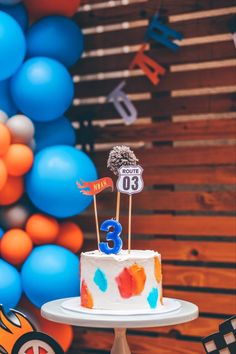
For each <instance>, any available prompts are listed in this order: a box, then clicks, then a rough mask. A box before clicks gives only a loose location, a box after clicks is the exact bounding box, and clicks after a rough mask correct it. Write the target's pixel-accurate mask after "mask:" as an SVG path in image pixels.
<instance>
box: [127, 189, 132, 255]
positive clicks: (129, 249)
mask: <svg viewBox="0 0 236 354" xmlns="http://www.w3.org/2000/svg"><path fill="white" fill-rule="evenodd" d="M131 214H132V194H130V195H129V223H128V253H130V251H131Z"/></svg>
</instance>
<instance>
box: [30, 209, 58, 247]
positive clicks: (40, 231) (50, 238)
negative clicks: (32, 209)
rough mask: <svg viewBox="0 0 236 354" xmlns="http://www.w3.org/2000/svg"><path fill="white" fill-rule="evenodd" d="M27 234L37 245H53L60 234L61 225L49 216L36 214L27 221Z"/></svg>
mask: <svg viewBox="0 0 236 354" xmlns="http://www.w3.org/2000/svg"><path fill="white" fill-rule="evenodd" d="M26 232H27V233H28V234H29V235H30V237H31V239H32V240H33V242H34V243H35V244H36V245H42V244H44V243H53V242H54V241H55V240H56V238H57V235H58V233H59V224H58V222H57V220H56V219H54V218H52V217H50V216H48V215H43V214H34V215H32V216H31V217H30V218H29V220H28V221H27V224H26Z"/></svg>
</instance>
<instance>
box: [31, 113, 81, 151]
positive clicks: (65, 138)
mask: <svg viewBox="0 0 236 354" xmlns="http://www.w3.org/2000/svg"><path fill="white" fill-rule="evenodd" d="M34 128H35V135H34V139H35V143H36V150H35V151H36V152H38V151H40V150H42V149H44V148H45V147H48V146H53V145H71V146H73V145H75V142H76V136H75V130H74V128H73V126H72V124H71V122H70V121H69V119H67V118H66V117H60V118H58V119H55V120H52V121H51V122H46V123H39V122H35V123H34Z"/></svg>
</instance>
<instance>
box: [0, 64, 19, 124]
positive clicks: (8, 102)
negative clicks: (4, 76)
mask: <svg viewBox="0 0 236 354" xmlns="http://www.w3.org/2000/svg"><path fill="white" fill-rule="evenodd" d="M0 71H1V68H0ZM0 110H2V111H4V112H5V113H6V114H7V115H8V116H9V117H10V116H13V115H14V114H16V113H17V111H18V110H17V108H16V106H15V103H14V102H13V99H12V97H11V91H10V80H3V81H0ZM0 121H2V120H1V119H0ZM3 123H4V121H3Z"/></svg>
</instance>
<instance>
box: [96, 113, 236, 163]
mask: <svg viewBox="0 0 236 354" xmlns="http://www.w3.org/2000/svg"><path fill="white" fill-rule="evenodd" d="M93 134H94V139H95V140H96V142H97V143H101V142H103V141H106V142H108V143H111V142H114V143H115V142H127V141H138V140H140V141H146V142H149V141H182V140H205V139H207V140H210V139H212V140H215V139H222V138H225V139H227V138H228V139H231V138H234V137H235V136H236V120H234V119H230V120H226V119H214V120H200V121H189V122H178V123H173V122H170V121H166V122H159V123H152V124H140V125H139V124H137V125H133V126H132V129H129V128H127V127H126V126H124V125H122V124H121V125H117V126H106V127H98V126H97V127H94V128H93ZM218 150H220V148H219V149H218ZM165 151H168V150H163V151H162V150H160V152H161V153H162V152H163V154H165ZM169 151H170V150H169ZM182 151H183V150H182ZM189 151H192V150H191V148H189ZM201 151H203V149H202V148H201V147H199V157H198V158H199V159H200V158H201V157H200V156H201ZM222 151H223V148H222ZM156 152H157V153H158V151H156ZM178 152H180V153H181V150H177V149H176V150H175V152H174V150H173V149H172V153H173V154H175V153H176V154H178ZM218 152H219V151H218ZM145 153H146V152H145ZM103 154H104V153H103ZM141 154H142V152H141ZM104 155H106V154H104ZM195 155H196V154H195ZM146 157H147V158H148V156H146ZM146 157H145V159H146ZM152 157H153V156H152ZM105 158H106V156H105ZM157 159H158V157H157ZM219 159H220V158H219ZM226 159H227V158H226ZM143 160H144V159H143ZM181 160H182V159H181ZM143 162H144V161H143ZM149 163H150V160H149ZM219 163H220V161H219Z"/></svg>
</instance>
